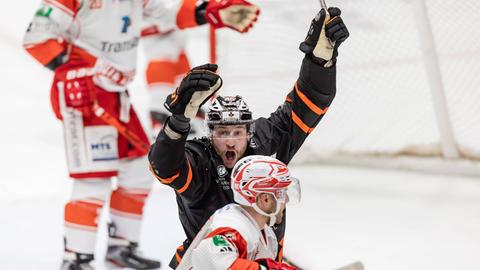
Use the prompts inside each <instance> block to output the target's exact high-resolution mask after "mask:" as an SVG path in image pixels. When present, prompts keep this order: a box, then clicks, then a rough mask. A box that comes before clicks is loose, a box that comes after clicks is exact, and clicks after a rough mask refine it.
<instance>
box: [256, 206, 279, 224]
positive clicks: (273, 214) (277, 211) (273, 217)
mask: <svg viewBox="0 0 480 270" xmlns="http://www.w3.org/2000/svg"><path fill="white" fill-rule="evenodd" d="M275 201H276V202H277V206H276V209H275V212H273V213H271V214H267V213H266V212H265V211H263V210H262V209H260V207H258V205H257V203H254V204H253V205H252V207H253V209H255V211H257V213H259V214H260V215H263V216H266V217H269V218H270V221H269V222H268V226H270V227H272V226H273V225H275V222H276V221H277V214H278V213H279V212H280V203H278V201H277V200H275Z"/></svg>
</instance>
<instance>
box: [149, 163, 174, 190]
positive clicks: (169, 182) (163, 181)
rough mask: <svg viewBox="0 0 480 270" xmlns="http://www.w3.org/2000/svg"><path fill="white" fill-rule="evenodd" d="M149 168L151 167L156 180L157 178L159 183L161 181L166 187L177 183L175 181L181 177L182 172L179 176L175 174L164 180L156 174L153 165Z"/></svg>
mask: <svg viewBox="0 0 480 270" xmlns="http://www.w3.org/2000/svg"><path fill="white" fill-rule="evenodd" d="M149 167H150V171H151V172H152V173H153V175H154V176H155V178H157V179H158V181H160V182H161V183H162V184H165V185H168V184H171V183H172V182H173V181H175V179H177V178H178V177H179V176H180V171H179V172H178V173H177V174H175V175H174V176H172V177H169V178H162V177H160V176H158V175H157V174H156V173H155V171H154V170H153V167H152V164H149Z"/></svg>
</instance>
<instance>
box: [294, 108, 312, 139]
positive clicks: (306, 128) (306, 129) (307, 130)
mask: <svg viewBox="0 0 480 270" xmlns="http://www.w3.org/2000/svg"><path fill="white" fill-rule="evenodd" d="M292 120H293V122H294V123H295V124H296V125H297V126H298V127H299V128H300V129H301V130H303V132H305V133H307V134H308V133H310V132H312V130H313V128H310V127H309V126H307V125H306V124H305V123H304V122H303V121H302V119H300V117H298V115H297V114H296V113H295V112H294V111H292Z"/></svg>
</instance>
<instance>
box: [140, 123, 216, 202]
mask: <svg viewBox="0 0 480 270" xmlns="http://www.w3.org/2000/svg"><path fill="white" fill-rule="evenodd" d="M187 135H188V134H185V135H183V136H182V137H181V138H180V139H178V140H173V139H170V138H169V137H168V136H167V134H165V130H162V131H161V132H160V133H159V134H158V136H157V139H156V140H155V143H154V144H152V146H151V147H150V152H149V153H148V161H149V163H150V170H151V171H152V173H153V174H154V176H155V177H156V178H157V179H158V180H159V181H160V182H161V183H162V184H165V185H168V186H170V187H172V188H173V189H175V191H176V192H177V193H179V194H181V195H182V198H184V199H186V200H194V199H195V198H199V197H201V196H200V195H201V193H202V192H204V191H205V189H206V188H207V187H206V186H205V185H202V183H201V181H204V180H205V177H204V175H203V172H204V171H205V168H204V167H205V162H204V160H205V156H206V153H205V151H206V149H202V147H199V146H198V145H196V144H192V143H188V142H187V141H186V140H187Z"/></svg>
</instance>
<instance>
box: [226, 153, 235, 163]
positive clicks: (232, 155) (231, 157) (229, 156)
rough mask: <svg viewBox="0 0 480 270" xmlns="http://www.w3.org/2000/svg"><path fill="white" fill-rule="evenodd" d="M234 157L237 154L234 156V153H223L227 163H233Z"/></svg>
mask: <svg viewBox="0 0 480 270" xmlns="http://www.w3.org/2000/svg"><path fill="white" fill-rule="evenodd" d="M236 156H237V154H235V152H234V151H227V152H225V158H226V159H227V160H228V161H234V160H235V157H236Z"/></svg>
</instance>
